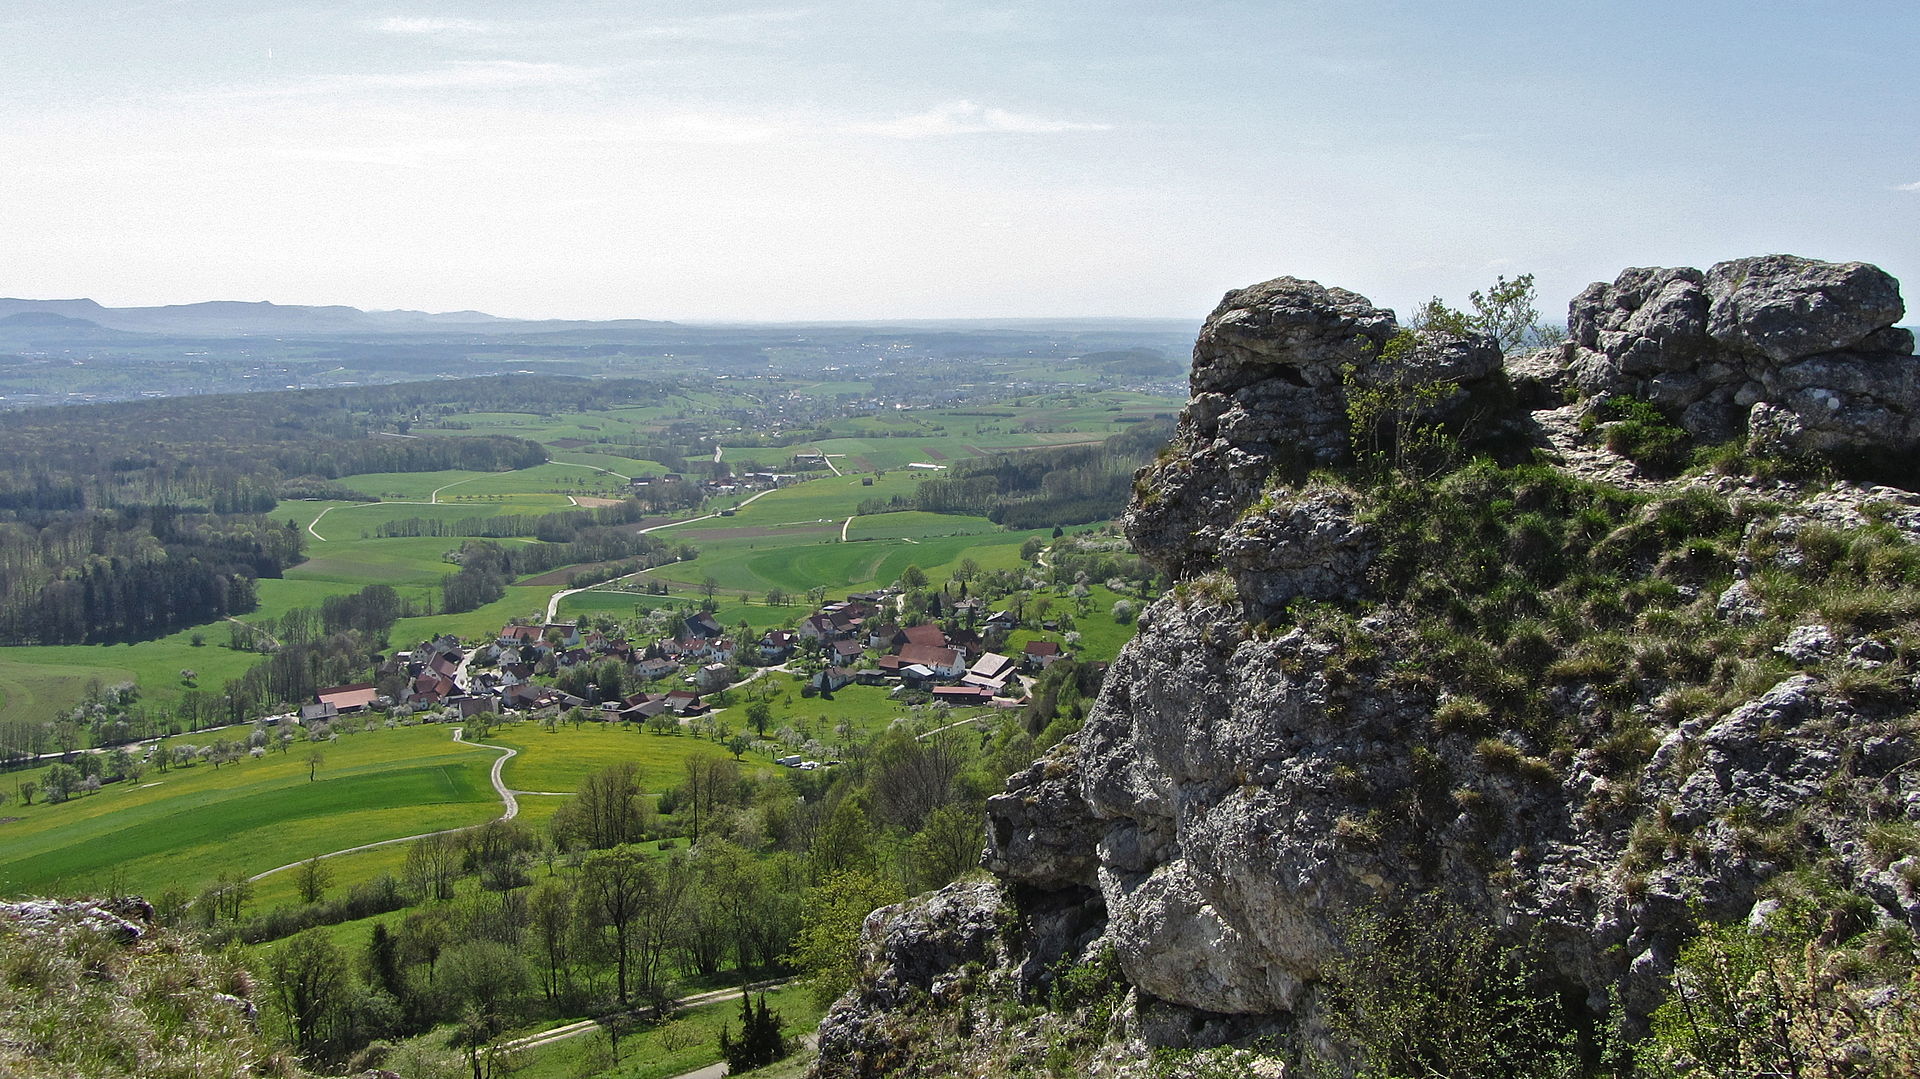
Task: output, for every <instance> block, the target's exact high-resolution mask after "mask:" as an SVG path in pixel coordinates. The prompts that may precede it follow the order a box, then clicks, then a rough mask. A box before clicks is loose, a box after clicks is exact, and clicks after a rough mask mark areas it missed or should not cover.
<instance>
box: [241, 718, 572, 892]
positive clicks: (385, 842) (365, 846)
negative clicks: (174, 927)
mask: <svg viewBox="0 0 1920 1079" xmlns="http://www.w3.org/2000/svg"><path fill="white" fill-rule="evenodd" d="M465 733H466V728H465V727H455V728H454V729H453V740H454V741H456V742H459V743H460V744H461V745H465V746H473V747H474V748H476V749H491V750H494V751H496V752H498V753H499V754H500V756H499V757H498V758H497V759H495V760H494V762H493V770H492V771H491V772H490V773H489V774H488V778H490V779H492V780H493V789H494V792H495V793H496V794H498V795H500V801H501V802H502V803H503V804H504V805H505V806H506V812H504V813H502V814H500V816H499V817H498V818H496V819H498V820H512V819H513V818H515V817H517V816H519V815H520V799H518V798H516V797H514V795H516V794H552V793H554V792H552V791H515V790H510V789H508V787H507V785H506V783H505V782H504V781H502V780H501V778H500V770H501V769H502V768H505V767H506V764H507V762H508V761H509V760H512V759H513V758H514V757H516V756H518V755H519V753H520V751H519V750H517V749H508V748H507V747H506V746H490V745H488V744H486V743H485V742H469V741H467V740H466V738H464V737H462V735H464V734H465ZM474 827H478V826H477V825H472V824H469V825H464V826H462V827H459V828H442V829H440V830H439V831H437V832H421V833H420V834H419V835H403V836H400V837H399V838H397V839H382V840H380V841H379V842H376V843H362V844H360V845H359V846H357V847H347V848H345V849H344V850H334V851H328V852H327V853H325V854H316V855H314V856H313V857H314V858H338V857H340V856H341V855H343V854H358V853H360V852H361V851H363V850H374V849H377V848H379V847H391V846H393V845H394V844H395V843H411V842H413V841H414V840H416V839H425V838H427V837H428V836H434V835H451V834H453V833H454V832H464V831H466V830H467V829H469V828H474ZM309 860H310V859H307V858H302V859H300V861H298V862H288V863H287V864H286V865H277V866H274V867H273V868H272V869H269V870H267V871H266V872H264V873H255V874H254V875H253V876H251V877H248V878H247V879H248V880H249V881H256V880H262V879H264V878H266V877H271V876H273V875H274V874H275V873H283V872H285V871H287V870H289V869H292V868H294V867H296V866H298V865H300V864H302V863H304V862H307V861H309Z"/></svg>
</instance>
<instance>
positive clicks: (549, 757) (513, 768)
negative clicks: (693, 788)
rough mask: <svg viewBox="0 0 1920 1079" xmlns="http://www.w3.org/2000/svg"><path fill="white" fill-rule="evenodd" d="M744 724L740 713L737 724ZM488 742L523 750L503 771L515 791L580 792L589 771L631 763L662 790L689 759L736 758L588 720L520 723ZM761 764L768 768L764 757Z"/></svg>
mask: <svg viewBox="0 0 1920 1079" xmlns="http://www.w3.org/2000/svg"><path fill="white" fill-rule="evenodd" d="M740 723H741V721H740V720H739V719H738V718H737V717H735V721H734V725H735V726H739V725H740ZM486 741H487V743H488V744H490V745H498V746H507V747H508V748H511V749H517V750H519V751H520V754H519V756H517V757H514V758H513V759H512V760H510V761H508V762H507V766H506V768H505V769H503V770H502V774H501V779H502V781H503V782H505V783H506V785H507V786H508V787H510V788H512V789H514V790H530V791H560V792H570V791H575V790H578V789H579V788H580V784H581V782H582V781H584V780H585V779H586V778H587V775H588V773H590V772H595V771H598V770H599V769H601V768H605V767H607V766H609V765H613V764H624V763H628V762H631V763H632V764H633V765H634V766H635V767H637V768H638V769H639V774H640V789H641V790H644V791H649V792H651V793H654V794H658V793H660V792H661V791H664V790H666V789H667V788H668V787H671V786H674V785H676V784H678V783H680V782H681V781H682V780H684V779H685V778H686V762H687V760H688V759H689V758H692V757H722V758H728V759H731V758H729V757H728V754H727V752H726V750H724V749H722V748H721V747H720V746H717V745H714V744H713V743H712V742H709V741H706V740H704V739H701V738H695V737H692V736H690V735H684V734H682V735H674V734H654V733H652V732H649V731H644V730H641V729H640V728H638V727H635V726H632V725H630V724H624V723H583V724H581V725H580V726H579V727H578V728H575V727H572V726H570V725H568V724H564V723H563V724H561V725H560V726H559V727H558V728H557V729H555V730H553V731H547V730H544V729H542V728H541V727H539V726H537V725H535V724H530V723H520V724H515V725H514V726H513V727H512V728H511V729H500V730H495V731H493V732H492V733H491V734H489V735H488V736H487V738H486ZM758 766H759V767H764V766H765V765H764V761H762V762H760V764H759V765H758ZM749 767H754V766H753V765H749Z"/></svg>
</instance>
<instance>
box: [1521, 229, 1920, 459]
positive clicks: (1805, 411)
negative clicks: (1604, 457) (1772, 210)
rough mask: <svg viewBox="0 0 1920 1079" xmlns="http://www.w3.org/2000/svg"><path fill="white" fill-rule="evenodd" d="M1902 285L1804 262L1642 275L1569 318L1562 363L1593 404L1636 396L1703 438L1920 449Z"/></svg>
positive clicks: (1574, 308)
mask: <svg viewBox="0 0 1920 1079" xmlns="http://www.w3.org/2000/svg"><path fill="white" fill-rule="evenodd" d="M1904 313H1905V307H1904V305H1903V304H1902V302H1901V299H1900V289H1899V284H1898V283H1897V282H1896V281H1894V279H1893V278H1892V277H1890V276H1888V275H1887V274H1886V273H1885V272H1884V271H1882V270H1880V269H1879V268H1878V267H1874V266H1870V265H1867V264H1866V263H1861V262H1848V263H1831V262H1818V261H1815V260H1812V259H1804V258H1798V257H1795V256H1792V255H1764V256H1759V257H1755V258H1743V259H1735V260H1732V261H1730V262H1722V263H1718V264H1716V265H1715V266H1713V267H1712V268H1711V269H1710V270H1708V271H1707V272H1705V273H1701V272H1700V271H1699V270H1695V269H1689V268H1678V269H1658V268H1646V269H1630V270H1626V271H1624V272H1623V273H1621V274H1620V276H1619V277H1617V278H1615V279H1614V280H1613V282H1611V283H1606V282H1596V283H1595V284H1592V285H1589V286H1587V288H1586V290H1585V291H1583V292H1581V293H1580V295H1579V296H1577V297H1575V298H1574V300H1573V303H1572V304H1571V305H1570V306H1569V308H1568V313H1567V332H1568V335H1569V341H1568V343H1567V345H1566V346H1565V347H1564V349H1563V350H1561V352H1560V354H1559V356H1558V357H1557V359H1558V362H1559V365H1560V371H1563V372H1564V376H1563V375H1561V374H1560V371H1553V370H1551V369H1549V370H1548V371H1545V372H1542V371H1540V370H1538V364H1539V362H1540V361H1538V360H1537V359H1535V360H1530V361H1529V365H1528V369H1527V371H1526V374H1527V375H1528V376H1529V377H1531V378H1533V379H1536V380H1538V379H1541V378H1543V377H1544V378H1545V379H1547V380H1553V379H1556V378H1560V377H1564V378H1566V379H1568V380H1570V381H1571V383H1572V384H1573V385H1574V386H1576V387H1577V388H1578V389H1579V390H1581V391H1582V392H1584V393H1587V394H1629V395H1632V396H1636V397H1641V398H1644V399H1647V400H1650V401H1653V402H1654V403H1655V404H1657V405H1660V406H1661V407H1663V408H1664V409H1666V410H1668V411H1669V412H1671V413H1672V414H1674V415H1675V416H1676V417H1677V418H1678V420H1679V422H1680V424H1681V426H1683V427H1685V428H1686V429H1687V430H1688V431H1689V432H1691V433H1693V434H1694V435H1696V436H1698V437H1701V438H1703V439H1707V440H1710V441H1719V440H1724V439H1727V438H1732V437H1736V436H1740V435H1750V436H1751V437H1752V438H1753V439H1754V440H1755V442H1756V444H1757V446H1758V447H1759V448H1761V449H1765V450H1768V451H1770V452H1809V451H1822V452H1832V451H1839V450H1845V451H1874V450H1894V451H1900V452H1905V451H1910V450H1912V449H1913V448H1915V447H1916V446H1920V361H1916V360H1915V359H1914V357H1913V355H1912V353H1913V334H1912V332H1911V331H1909V330H1905V329H1902V328H1899V327H1896V326H1894V323H1895V322H1897V321H1899V319H1900V317H1901V316H1902V315H1903V314H1904Z"/></svg>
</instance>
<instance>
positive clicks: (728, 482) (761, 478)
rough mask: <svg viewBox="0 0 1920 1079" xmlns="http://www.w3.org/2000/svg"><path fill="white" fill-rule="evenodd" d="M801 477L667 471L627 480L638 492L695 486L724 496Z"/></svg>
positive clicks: (769, 487) (707, 494)
mask: <svg viewBox="0 0 1920 1079" xmlns="http://www.w3.org/2000/svg"><path fill="white" fill-rule="evenodd" d="M803 478H805V477H802V476H796V475H794V474H792V473H790V472H739V473H734V474H733V475H730V476H726V477H723V478H721V479H704V480H703V479H692V478H689V477H687V476H685V475H683V474H681V473H679V472H668V473H666V474H664V475H651V474H649V475H642V476H635V477H634V478H632V479H631V480H628V481H627V483H628V486H629V487H631V488H632V490H633V492H634V493H635V494H639V495H644V494H647V493H649V492H651V491H654V490H656V489H660V488H670V487H691V488H697V489H698V490H699V492H700V494H701V495H702V496H704V497H707V498H724V497H726V496H728V495H739V494H746V493H748V492H752V491H771V490H773V489H774V488H776V487H782V486H785V485H786V484H789V483H792V482H794V481H795V480H799V479H803Z"/></svg>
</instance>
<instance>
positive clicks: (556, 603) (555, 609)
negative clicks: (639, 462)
mask: <svg viewBox="0 0 1920 1079" xmlns="http://www.w3.org/2000/svg"><path fill="white" fill-rule="evenodd" d="M772 493H773V490H772V489H769V490H765V491H761V492H759V493H758V494H754V495H749V496H747V497H746V498H744V499H742V500H741V501H740V504H739V505H738V506H735V507H734V508H735V509H745V508H746V507H748V506H750V505H752V504H753V503H754V501H755V500H756V499H759V498H761V497H763V496H765V495H770V494H772ZM321 516H325V514H322V515H321ZM719 516H720V513H719V511H717V510H716V511H714V512H713V513H708V514H703V515H702V516H699V517H689V518H687V519H686V520H684V521H668V522H667V523H665V524H657V525H653V526H651V527H648V528H642V529H639V530H638V531H639V533H640V534H641V535H643V536H644V535H646V534H647V533H649V532H658V531H660V530H661V529H663V528H678V527H680V526H681V525H690V524H693V523H695V522H696V521H711V520H714V519H716V518H718V517H719ZM317 519H318V518H316V520H317ZM645 573H646V570H640V571H638V572H635V573H629V574H627V575H626V576H624V577H615V578H614V579H613V580H611V581H601V582H600V584H601V585H608V584H620V583H621V582H623V581H630V580H633V579H634V578H635V577H639V576H642V575H644V574H645ZM599 586H600V585H588V586H587V587H586V588H563V589H561V590H560V591H558V592H555V593H554V594H553V596H552V598H550V599H548V600H547V621H549V622H551V621H553V620H554V619H555V618H556V617H558V616H559V613H560V601H561V600H563V599H566V598H567V597H568V596H571V595H575V594H577V593H580V592H587V591H591V590H592V589H594V588H598V587H599ZM749 594H750V593H748V592H746V591H742V592H741V595H749Z"/></svg>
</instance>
